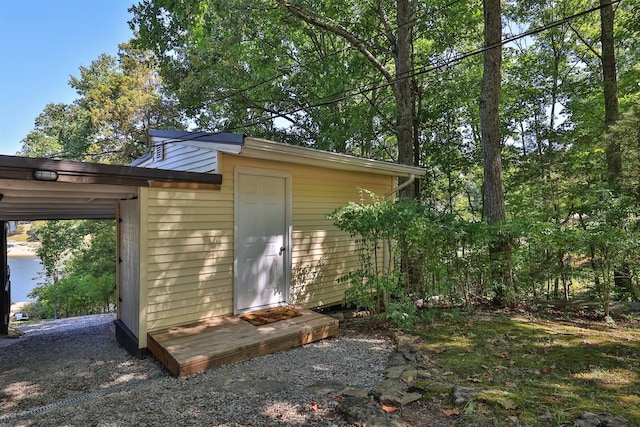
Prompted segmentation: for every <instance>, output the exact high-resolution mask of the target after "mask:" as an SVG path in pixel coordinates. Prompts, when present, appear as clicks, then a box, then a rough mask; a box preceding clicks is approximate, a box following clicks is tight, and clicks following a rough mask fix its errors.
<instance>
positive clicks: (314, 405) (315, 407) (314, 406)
mask: <svg viewBox="0 0 640 427" xmlns="http://www.w3.org/2000/svg"><path fill="white" fill-rule="evenodd" d="M309 409H311V410H312V411H313V412H315V411H317V410H318V402H311V403H309Z"/></svg>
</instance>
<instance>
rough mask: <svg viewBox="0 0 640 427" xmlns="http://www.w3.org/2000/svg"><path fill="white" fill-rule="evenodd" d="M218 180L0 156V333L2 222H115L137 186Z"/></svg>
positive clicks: (4, 313) (0, 324) (4, 326)
mask: <svg viewBox="0 0 640 427" xmlns="http://www.w3.org/2000/svg"><path fill="white" fill-rule="evenodd" d="M221 183H222V175H219V174H210V173H194V172H182V171H175V170H164V169H150V168H141V167H133V166H118V165H105V164H97V163H85V162H75V161H65V160H52V159H44V158H27V157H16V156H3V155H0V227H2V229H3V230H5V231H4V232H2V233H0V258H1V259H0V278H1V280H2V282H1V283H3V284H4V286H2V288H1V290H0V319H1V320H0V335H6V334H7V333H8V326H9V311H10V308H11V281H10V277H9V271H8V268H7V234H6V224H7V221H33V220H69V219H113V220H115V219H116V218H118V212H119V204H120V201H121V200H132V199H136V198H137V197H138V194H139V191H140V188H144V187H167V188H189V187H197V188H212V189H214V188H219V186H220V184H221ZM116 277H119V275H116ZM121 286H126V284H119V287H118V288H119V289H120V287H121Z"/></svg>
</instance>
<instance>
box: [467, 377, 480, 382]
mask: <svg viewBox="0 0 640 427" xmlns="http://www.w3.org/2000/svg"><path fill="white" fill-rule="evenodd" d="M467 381H471V382H472V383H479V382H480V381H481V380H480V378H476V377H467Z"/></svg>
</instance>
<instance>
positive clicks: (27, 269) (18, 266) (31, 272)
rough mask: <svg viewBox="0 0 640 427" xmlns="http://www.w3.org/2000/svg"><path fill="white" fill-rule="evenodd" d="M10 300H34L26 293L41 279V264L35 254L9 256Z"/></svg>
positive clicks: (13, 301) (14, 301)
mask: <svg viewBox="0 0 640 427" xmlns="http://www.w3.org/2000/svg"><path fill="white" fill-rule="evenodd" d="M8 259H9V268H10V269H11V302H12V303H16V302H25V301H34V299H33V298H29V297H28V296H27V295H28V294H29V292H31V290H32V289H33V288H35V287H36V286H37V284H38V281H41V280H42V279H41V278H40V273H41V272H42V264H40V258H38V257H37V256H15V257H12V256H9V257H8Z"/></svg>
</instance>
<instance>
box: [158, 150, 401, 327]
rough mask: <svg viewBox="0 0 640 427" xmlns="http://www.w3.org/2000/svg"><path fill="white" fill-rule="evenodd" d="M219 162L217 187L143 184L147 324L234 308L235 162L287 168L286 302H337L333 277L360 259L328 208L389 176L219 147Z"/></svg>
mask: <svg viewBox="0 0 640 427" xmlns="http://www.w3.org/2000/svg"><path fill="white" fill-rule="evenodd" d="M219 161H220V166H221V168H222V169H221V171H220V173H221V174H222V175H223V183H222V186H221V189H220V190H219V191H214V190H188V189H166V188H158V189H150V190H149V195H148V207H147V215H148V221H149V222H148V231H147V233H146V235H147V245H146V251H147V254H148V255H147V256H148V258H147V259H148V262H147V265H146V283H147V291H146V298H147V313H146V317H147V330H148V331H153V330H156V329H159V328H163V327H167V326H171V325H177V324H183V323H188V322H193V321H197V320H200V319H203V318H206V317H214V316H221V315H229V314H232V313H233V242H234V240H233V194H234V192H233V181H234V169H235V167H236V166H244V167H255V168H260V169H274V170H278V171H286V172H289V173H291V177H292V181H291V182H292V193H293V194H292V196H293V203H292V210H293V212H292V221H293V232H292V238H293V242H292V250H291V256H292V273H291V282H292V283H291V299H292V303H294V304H299V305H303V306H305V307H309V308H313V307H319V306H324V305H332V304H337V303H340V302H342V299H343V294H344V290H345V286H344V284H338V283H337V278H338V277H340V276H342V275H344V274H346V273H347V272H349V271H351V270H352V269H354V268H355V267H356V266H357V261H358V259H357V255H356V253H355V246H354V243H353V241H352V239H351V238H350V237H349V236H348V235H347V234H345V233H342V232H340V231H338V230H336V229H335V227H334V226H333V224H332V222H331V221H329V220H327V219H326V215H327V214H329V213H331V212H333V211H334V210H335V209H337V208H339V207H341V206H344V205H345V204H347V203H348V202H349V201H357V200H360V197H361V195H360V188H364V189H367V190H369V191H373V192H375V193H377V194H379V195H382V194H384V193H385V192H387V191H389V189H391V188H392V186H393V184H394V179H393V178H392V177H389V176H382V175H375V174H367V173H354V172H345V171H338V170H328V169H323V168H316V167H310V166H301V165H295V164H291V163H285V162H274V161H265V160H253V159H246V158H243V157H240V156H234V155H229V154H223V153H221V155H220V158H219ZM366 197H368V196H366Z"/></svg>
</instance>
